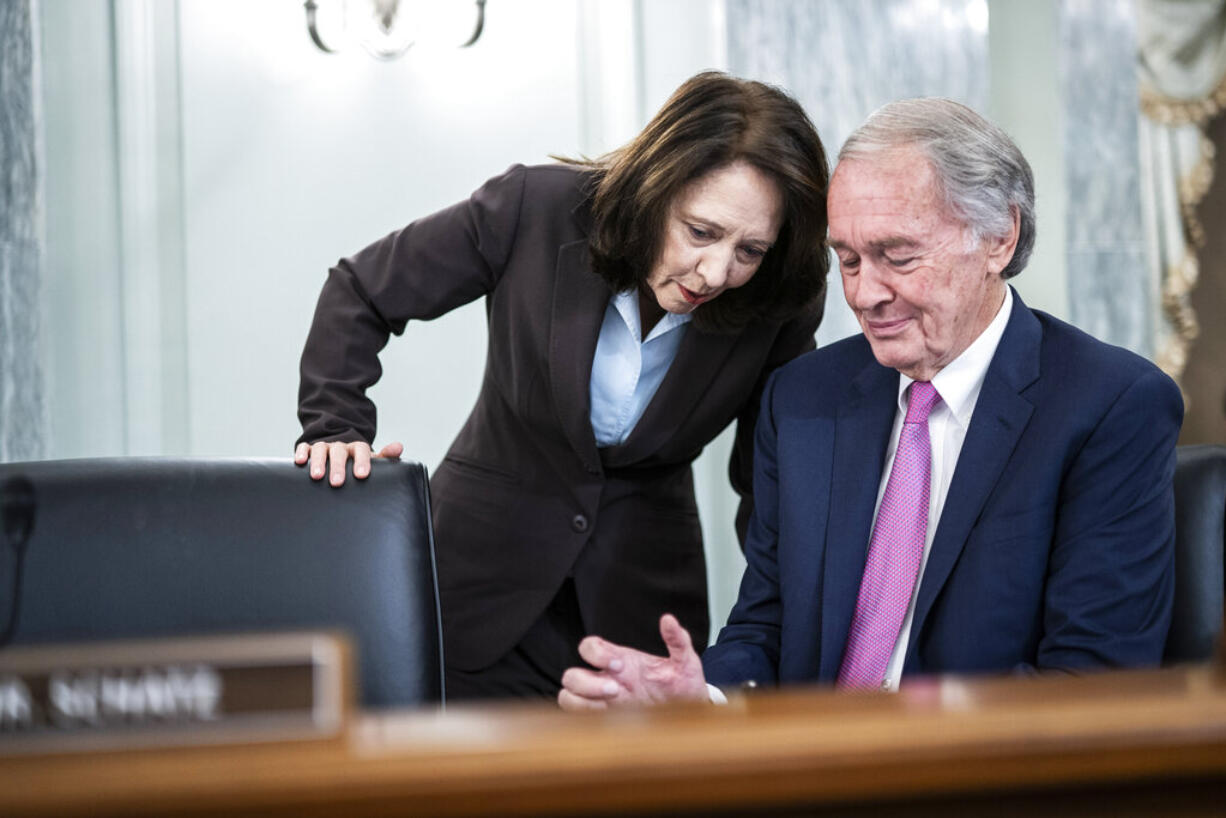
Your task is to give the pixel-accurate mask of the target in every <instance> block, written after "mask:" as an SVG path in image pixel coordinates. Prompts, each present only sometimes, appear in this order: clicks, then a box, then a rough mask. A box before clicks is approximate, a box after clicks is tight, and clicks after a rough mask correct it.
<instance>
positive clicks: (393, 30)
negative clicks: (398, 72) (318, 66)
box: [302, 0, 485, 60]
mask: <svg viewBox="0 0 1226 818" xmlns="http://www.w3.org/2000/svg"><path fill="white" fill-rule="evenodd" d="M475 2H476V5H477V19H476V22H475V23H474V25H473V28H472V34H471V35H469V37H468V39H467V40H466V41H464V42H462V43H460V44H459V47H460V48H468V47H469V46H470V45H472V44H473V43H475V42H477V39H478V38H479V37H480V36H481V31H482V29H483V28H485V0H475ZM302 5H303V8H304V9H305V10H306V21H307V31H308V32H309V33H310V35H311V40H312V42H314V43H315V45H316V46H318V47H319V50H320V51H326V52H327V53H329V54H335V53H337V52H338V51H340V50H342V48H343V46H342V45H334V44H335V43H337V42H338V41H340V42H343V43H345V44H348V43H356V44H358V45H360V46H361V47H362V48H363V49H365V50H366V52H367V53H368V54H370V55H371V56H372V57H375V58H377V59H380V60H394V59H396V58H397V57H399V56H401V55H402V54H404V53H405V52H406V51H408V50H409V49H410V48H412V47H413V44H414V43H416V42H417V39H416V35H415V33H414V31H415V30H416V29H417V26H416V25H414V23H412V22H409V23H406V22H405V21H404V20H402V19H399V18H400V17H401V16H402V15H401V14H400V12H401V2H400V0H322V2H316V0H306V2H305V3H303V4H302ZM419 5H422V4H420V3H419ZM425 5H429V6H430V7H432V8H433V9H434V10H435V12H436V13H437V10H438V8H439V0H427V3H426V4H425ZM323 18H327V20H326V21H325V20H324V19H323ZM321 23H326V24H324V25H321ZM321 27H322V28H325V29H329V30H333V31H338V32H339V35H338V36H337V37H335V38H333V37H325V36H324V35H323V34H320V28H321Z"/></svg>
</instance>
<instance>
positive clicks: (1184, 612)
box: [1164, 445, 1226, 664]
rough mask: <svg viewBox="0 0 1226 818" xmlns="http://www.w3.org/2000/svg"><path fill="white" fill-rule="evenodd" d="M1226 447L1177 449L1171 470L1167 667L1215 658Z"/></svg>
mask: <svg viewBox="0 0 1226 818" xmlns="http://www.w3.org/2000/svg"><path fill="white" fill-rule="evenodd" d="M1224 531H1226V446H1216V445H1201V446H1180V447H1179V449H1178V451H1177V453H1176V465H1175V610H1174V615H1173V617H1172V619H1171V631H1170V635H1169V636H1168V637H1167V640H1166V655H1165V657H1164V661H1165V662H1166V663H1167V664H1176V663H1179V662H1200V661H1204V660H1206V659H1209V658H1210V657H1211V656H1212V655H1213V651H1214V645H1215V644H1216V642H1217V639H1218V637H1219V635H1220V634H1221V630H1222V615H1223V590H1224V588H1226V571H1224V569H1223V561H1222V554H1223V550H1224V548H1226V534H1224Z"/></svg>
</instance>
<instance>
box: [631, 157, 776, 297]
mask: <svg viewBox="0 0 1226 818" xmlns="http://www.w3.org/2000/svg"><path fill="white" fill-rule="evenodd" d="M782 223H783V192H782V191H781V190H780V189H779V185H778V184H776V183H775V181H774V180H773V179H772V178H771V177H769V176H767V175H766V174H765V173H763V172H762V171H760V170H758V169H757V168H755V167H754V166H753V165H750V164H749V163H748V162H744V161H741V160H737V161H735V162H733V163H731V164H729V165H725V166H724V167H722V168H719V169H717V170H713V171H710V172H709V173H707V174H706V175H704V176H700V177H698V178H697V179H695V180H694V181H692V182H690V183H689V184H687V185H686V186H685V187H684V188H682V189H681V192H680V193H679V194H678V195H677V198H676V199H675V200H674V201H673V203H672V206H671V207H670V208H669V215H668V223H667V226H666V227H665V230H664V241H663V244H662V246H661V248H660V255H659V257H658V258H657V259H656V263H655V265H654V266H653V267H652V269H651V273H650V274H649V275H648V276H647V286H648V287H650V288H651V291H652V293H653V294H654V295H655V297H656V301H658V302H659V304H660V307H661V308H663V309H664V310H665V311H667V312H672V313H679V314H680V313H687V312H691V311H693V310H694V308H696V307H697V306H698V305H700V304H703V303H705V302H707V301H710V300H711V299H712V298H715V297H717V296H718V295H719V294H720V293H722V292H724V291H725V290H729V289H733V288H736V287H740V286H742V285H743V284H745V283H746V282H747V281H749V279H751V278H753V275H754V273H756V272H757V271H758V266H759V265H760V264H761V263H762V257H763V256H765V255H766V251H767V250H769V249H770V248H771V245H772V244H774V243H775V237H776V236H778V235H779V227H780V225H781V224H782Z"/></svg>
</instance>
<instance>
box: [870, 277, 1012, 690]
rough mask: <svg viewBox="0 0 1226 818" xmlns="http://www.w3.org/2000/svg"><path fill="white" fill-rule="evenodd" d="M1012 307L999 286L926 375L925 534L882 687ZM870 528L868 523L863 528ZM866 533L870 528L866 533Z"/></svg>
mask: <svg viewBox="0 0 1226 818" xmlns="http://www.w3.org/2000/svg"><path fill="white" fill-rule="evenodd" d="M1012 311H1013V293H1012V291H1011V290H1010V289H1009V288H1008V287H1006V288H1005V301H1004V303H1003V304H1001V307H1000V310H999V311H998V312H997V313H996V317H995V318H993V319H992V323H990V324H988V326H987V329H985V330H984V331H983V332H982V333H980V334H979V337H978V338H976V339H975V340H974V341H973V342H971V345H970V346H969V347H967V348H966V349H965V350H964V351H963V352H962V354H961V355H959V356H958V357H957V358H955V359H954V360H953V361H951V362H950V363H949V364H947V365H946V366H945V367H944V368H943V369H941V371H940V372H938V373H937V374H936V375H935V376H933V378H932V385H933V386H934V387H936V390H937V394H939V395H940V396H941V400H940V402H939V403H937V405H936V406H935V407H933V409H932V412H931V414H929V415H928V438H929V440H930V442H931V444H932V482H931V484H930V487H929V491H928V534H927V536H926V537H925V538H924V555H923V557H922V558H921V559H920V567H919V574H918V575H917V576H916V578H915V588H914V589H912V591H911V603H910V604H909V605H908V606H907V615H906V617H904V618H903V622H902V629H901V630H900V631H899V634H898V641H897V642H896V643H894V652H893V653H891V654H890V661H889V664H887V665H886V669H885V680H884V681H883V682H882V684H881V686H882V687H883V688H885V689H886V690H897V689H898V681H899V679H900V678H901V677H902V666H903V660H904V659H905V658H906V655H907V644H908V643H909V642H910V641H911V620H912V618H913V617H914V616H915V598H916V596H917V595H918V594H919V588H920V582H921V581H922V580H923V578H924V567H925V566H926V565H927V564H928V552H929V551H931V550H932V538H933V536H934V535H935V534H936V530H937V524H938V523H939V522H940V520H941V511H942V509H944V508H945V497H946V495H947V494H948V493H949V484H950V483H951V482H953V479H954V468H955V467H956V466H957V465H958V455H959V454H960V453H961V452H962V441H964V440H965V439H966V430H967V429H968V428H969V427H970V425H971V415H972V414H974V412H975V404H976V403H978V401H979V390H980V389H982V388H983V379H984V376H986V375H987V374H988V366H989V365H990V364H991V363H992V356H993V355H995V354H996V347H997V346H998V345H999V344H1000V339H1001V336H1002V335H1004V334H1005V326H1006V325H1007V324H1008V323H1009V314H1010V313H1011V312H1012ZM911 383H912V379H911V378H908V377H907V376H906V375H903V374H901V373H900V374H899V376H898V411H897V412H896V413H895V415H894V431H893V432H892V433H891V434H890V446H889V448H888V449H887V450H886V453H885V462H886V468H884V469H882V473H881V486H880V487H879V488H878V490H877V506H876V509H875V510H874V511H873V523H874V525H875V524H876V521H877V511H879V510H880V509H881V498H882V496H883V495H884V494H885V486H886V483H887V482H888V481H889V479H890V471H891V469H892V468H893V463H894V452H895V451H897V449H898V438H899V436H900V435H901V434H902V425H903V420H905V419H906V417H907V387H909V386H910V385H911ZM869 530H870V531H871V530H872V529H871V528H870V529H869ZM869 536H870V537H871V536H872V535H871V534H870V535H869Z"/></svg>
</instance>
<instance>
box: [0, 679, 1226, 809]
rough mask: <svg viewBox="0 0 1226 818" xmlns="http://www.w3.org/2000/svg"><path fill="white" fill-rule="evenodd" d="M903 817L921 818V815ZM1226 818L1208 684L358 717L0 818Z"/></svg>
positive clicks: (35, 802)
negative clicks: (28, 817) (306, 737)
mask: <svg viewBox="0 0 1226 818" xmlns="http://www.w3.org/2000/svg"><path fill="white" fill-rule="evenodd" d="M904 809H905V812H903V810H904ZM1038 810H1042V813H1043V818H1051V816H1060V815H1087V814H1095V813H1098V814H1108V813H1109V814H1112V815H1114V816H1121V815H1155V814H1162V815H1222V814H1226V686H1224V685H1223V683H1222V681H1221V680H1218V679H1214V678H1213V677H1212V675H1211V673H1210V671H1209V670H1208V669H1207V668H1192V669H1182V670H1171V671H1161V672H1150V673H1122V674H1104V675H1100V676H1093V677H1087V678H1080V679H1065V678H1059V679H1034V680H1020V679H1010V680H994V681H975V682H964V681H960V680H957V679H946V680H939V681H933V682H931V683H926V684H912V685H911V686H910V687H909V688H905V689H904V691H903V692H902V693H900V694H897V695H894V696H888V695H883V694H872V695H849V694H837V693H833V692H829V691H792V692H787V691H785V692H775V693H761V694H757V695H753V696H750V697H746V698H740V699H736V700H734V701H733V702H732V703H731V704H730V705H729V706H728V707H723V708H719V707H714V706H681V707H669V708H660V709H655V710H640V711H621V712H615V713H609V714H595V715H577V716H576V715H568V714H564V713H562V712H560V711H557V710H555V709H552V708H550V707H547V706H540V707H536V706H524V705H521V706H509V707H498V708H460V707H456V708H452V709H451V710H449V711H448V712H447V713H446V714H438V713H432V712H418V713H398V714H386V715H369V714H367V715H359V716H358V717H356V718H355V719H354V720H353V723H352V725H351V726H350V728H349V730H348V731H347V732H346V734H345V735H344V736H343V737H342V738H341V739H338V740H335V741H327V742H312V743H301V744H292V743H285V744H279V745H263V746H244V747H225V748H221V747H217V748H196V749H179V750H163V751H158V752H153V751H132V752H122V753H111V754H104V755H84V754H83V755H60V756H42V757H9V758H2V759H0V815H4V816H14V815H21V814H40V815H56V816H66V815H84V814H90V815H97V814H106V813H115V814H124V815H141V814H158V815H169V814H182V815H187V814H226V815H240V814H284V815H336V816H350V815H394V814H405V815H419V816H420V815H465V814H490V815H548V814H560V815H576V814H614V815H625V814H663V813H668V814H675V813H677V812H687V811H688V812H691V813H692V814H698V815H711V814H745V815H763V814H771V813H773V814H793V815H794V814H825V813H827V812H831V813H837V814H840V815H842V814H863V815H894V814H900V815H903V814H905V815H906V816H907V818H913V816H916V815H947V816H951V815H965V814H973V815H983V814H991V815H1022V814H1027V815H1033V814H1034V813H1035V812H1036V811H1038Z"/></svg>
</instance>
